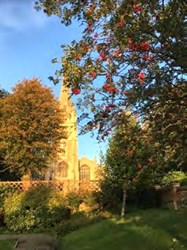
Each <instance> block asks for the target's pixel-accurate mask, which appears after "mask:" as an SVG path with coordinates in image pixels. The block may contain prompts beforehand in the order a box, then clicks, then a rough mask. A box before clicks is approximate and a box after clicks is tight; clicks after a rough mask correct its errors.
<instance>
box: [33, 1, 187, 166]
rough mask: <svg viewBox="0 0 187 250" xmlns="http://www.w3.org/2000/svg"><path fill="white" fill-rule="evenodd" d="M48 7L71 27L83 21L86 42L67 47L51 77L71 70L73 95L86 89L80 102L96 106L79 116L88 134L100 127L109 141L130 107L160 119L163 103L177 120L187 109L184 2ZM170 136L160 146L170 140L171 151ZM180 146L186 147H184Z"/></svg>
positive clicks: (39, 5) (54, 3)
mask: <svg viewBox="0 0 187 250" xmlns="http://www.w3.org/2000/svg"><path fill="white" fill-rule="evenodd" d="M41 8H42V9H43V10H44V12H45V13H47V15H49V16H50V15H57V16H59V18H60V19H61V22H62V23H63V24H65V25H66V26H68V25H71V23H72V22H75V21H78V22H80V23H81V24H82V30H81V31H82V37H81V39H80V40H79V41H76V40H74V41H72V43H71V44H69V45H67V46H63V45H62V47H64V56H63V57H62V68H61V69H60V70H59V71H57V74H56V77H50V79H51V80H53V81H54V83H57V82H58V81H59V78H60V77H61V76H62V74H64V75H65V76H66V79H67V82H68V83H69V86H70V87H71V88H72V94H74V95H79V94H81V95H80V100H79V103H78V107H80V108H82V107H86V109H89V110H91V114H90V112H89V111H88V112H87V110H85V112H84V113H83V114H82V116H81V117H79V121H80V122H82V120H83V122H84V125H85V126H83V130H82V131H83V133H84V132H87V131H89V130H93V129H95V128H97V129H98V132H99V139H103V138H104V137H105V136H107V135H108V133H109V131H110V129H111V128H113V127H115V126H116V124H117V123H118V120H120V116H121V114H122V113H123V112H124V110H126V108H129V109H131V110H132V111H133V113H136V114H138V115H139V117H140V118H139V119H144V120H145V119H151V120H152V119H154V118H155V112H157V111H156V109H157V107H158V112H159V113H161V111H163V112H167V111H168V110H172V114H171V115H172V116H173V117H175V118H177V117H178V116H177V115H176V113H177V107H179V106H180V110H181V112H183V113H184V98H185V92H186V91H185V88H181V86H182V85H183V86H184V85H185V83H186V80H185V76H184V74H185V72H186V71H187V60H186V57H185V55H186V50H187V47H186V42H185V41H186V38H185V37H186V31H185V29H186V28H185V27H186V26H185V24H186V11H185V10H186V2H185V1H184V0H168V1H164V0H152V1H146V0H140V1H138V2H137V1H134V0H118V1H112V0H107V1H106V0H93V1H83V0H76V1H63V0H62V1H59V0H42V1H38V2H37V3H36V9H41ZM53 62H57V59H56V58H55V59H54V60H53ZM172 88H173V89H175V90H176V91H177V92H181V91H182V94H181V95H180V96H181V100H180V102H179V103H177V102H175V108H172V107H173V102H171V101H170V96H168V90H170V89H172ZM177 89H178V90H177ZM166 103H167V111H166V105H165V104H166ZM160 105H165V106H164V108H160ZM152 111H153V112H152ZM158 112H157V113H158ZM165 114H166V113H165ZM164 117H165V115H164V114H162V115H160V119H159V124H160V126H162V128H163V130H167V131H168V125H169V123H166V122H165V118H164ZM174 120H175V119H174ZM174 120H173V121H174ZM156 123H157V122H156ZM156 123H155V124H156ZM179 127H180V122H179V123H178V125H175V126H173V125H172V126H170V129H169V130H170V135H171V134H175V133H176V130H177V131H179V130H180V128H179ZM182 132H183V131H182ZM176 134H178V133H176ZM164 137H165V138H163V137H160V136H159V138H161V140H160V144H162V142H163V141H165V143H164V147H165V148H164V151H165V150H166V148H167V147H170V146H171V140H167V139H166V136H164ZM157 138H158V136H157ZM170 138H171V137H170ZM165 139H166V140H165ZM166 142H167V143H168V144H167V143H166ZM175 144H178V137H177V136H175V137H172V146H173V145H175ZM177 148H178V149H179V148H180V149H181V148H182V144H181V145H180V147H178V146H177ZM179 155H180V156H182V157H183V156H184V154H182V151H181V152H180V153H178V158H179ZM182 162H184V159H182ZM178 163H179V165H180V164H181V162H176V164H178Z"/></svg>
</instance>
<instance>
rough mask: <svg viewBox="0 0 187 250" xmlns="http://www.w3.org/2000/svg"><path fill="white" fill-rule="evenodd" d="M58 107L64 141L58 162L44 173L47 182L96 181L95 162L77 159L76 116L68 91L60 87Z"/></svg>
mask: <svg viewBox="0 0 187 250" xmlns="http://www.w3.org/2000/svg"><path fill="white" fill-rule="evenodd" d="M60 106H61V108H62V110H63V113H64V115H65V123H64V124H63V126H65V130H66V132H67V137H66V139H63V140H62V141H61V145H60V153H59V154H58V160H57V162H55V163H54V164H53V165H52V166H51V167H50V169H49V170H48V172H47V173H46V179H47V180H96V179H97V168H98V166H97V163H96V161H95V160H91V159H88V158H87V157H83V158H81V159H79V157H78V131H77V125H76V121H77V114H76V110H75V107H74V105H73V103H72V102H71V99H70V90H69V88H68V87H66V86H65V85H62V87H61V93H60Z"/></svg>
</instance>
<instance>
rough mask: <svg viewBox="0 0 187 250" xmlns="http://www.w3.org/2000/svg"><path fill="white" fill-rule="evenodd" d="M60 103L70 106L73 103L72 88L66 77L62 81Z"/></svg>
mask: <svg viewBox="0 0 187 250" xmlns="http://www.w3.org/2000/svg"><path fill="white" fill-rule="evenodd" d="M60 104H61V105H62V106H67V105H68V106H69V105H71V104H72V103H71V98H70V89H69V87H68V83H67V81H66V78H65V77H64V79H63V81H62V86H61V91H60Z"/></svg>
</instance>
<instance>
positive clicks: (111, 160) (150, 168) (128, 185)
mask: <svg viewBox="0 0 187 250" xmlns="http://www.w3.org/2000/svg"><path fill="white" fill-rule="evenodd" d="M125 123H126V124H125ZM151 139H152V137H151V133H150V131H149V130H148V129H147V128H146V127H144V128H142V127H141V126H140V124H139V123H138V122H137V120H136V119H135V118H128V120H126V119H124V120H123V118H122V120H121V122H120V123H119V125H118V126H117V127H116V129H115V131H114V133H113V134H112V137H111V139H110V141H109V147H108V150H107V153H106V162H105V172H106V179H107V180H109V181H110V182H111V184H112V185H116V186H120V187H121V188H122V189H123V194H124V195H123V205H122V211H121V216H122V217H123V216H124V214H125V207H126V206H125V204H126V197H127V192H128V190H129V189H132V188H138V189H141V188H143V187H144V188H145V187H150V186H153V184H155V183H158V177H160V176H159V172H161V169H160V164H159V163H160V162H159V155H158V154H157V153H155V149H156V146H155V144H154V142H152V141H151ZM162 171H163V170H162ZM160 174H161V173H160Z"/></svg>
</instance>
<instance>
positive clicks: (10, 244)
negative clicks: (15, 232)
mask: <svg viewBox="0 0 187 250" xmlns="http://www.w3.org/2000/svg"><path fill="white" fill-rule="evenodd" d="M14 244H15V240H0V250H12V249H13V248H14Z"/></svg>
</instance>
